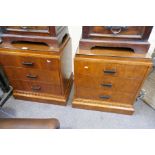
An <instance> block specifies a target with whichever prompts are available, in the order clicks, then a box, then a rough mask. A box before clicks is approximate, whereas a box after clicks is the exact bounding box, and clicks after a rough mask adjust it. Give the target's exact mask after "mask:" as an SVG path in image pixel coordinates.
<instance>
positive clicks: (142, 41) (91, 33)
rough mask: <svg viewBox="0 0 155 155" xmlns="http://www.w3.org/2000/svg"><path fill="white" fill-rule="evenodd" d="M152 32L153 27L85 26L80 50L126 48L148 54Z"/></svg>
mask: <svg viewBox="0 0 155 155" xmlns="http://www.w3.org/2000/svg"><path fill="white" fill-rule="evenodd" d="M151 30H152V26H83V31H82V38H81V40H80V49H91V48H93V47H96V46H104V47H117V48H118V47H124V48H131V49H133V50H134V52H136V53H146V52H147V51H148V49H149V46H150V44H149V43H148V38H149V36H150V33H151Z"/></svg>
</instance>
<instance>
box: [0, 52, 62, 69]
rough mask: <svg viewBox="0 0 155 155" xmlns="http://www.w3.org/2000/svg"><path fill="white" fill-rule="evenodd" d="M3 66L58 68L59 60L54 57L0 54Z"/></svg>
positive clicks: (0, 62) (0, 61)
mask: <svg viewBox="0 0 155 155" xmlns="http://www.w3.org/2000/svg"><path fill="white" fill-rule="evenodd" d="M0 64H2V65H3V66H12V67H24V68H35V69H44V70H58V69H59V67H58V66H59V62H58V60H57V59H54V58H40V57H32V56H19V55H3V54H1V56H0Z"/></svg>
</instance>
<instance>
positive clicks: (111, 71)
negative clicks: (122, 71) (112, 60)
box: [104, 70, 116, 74]
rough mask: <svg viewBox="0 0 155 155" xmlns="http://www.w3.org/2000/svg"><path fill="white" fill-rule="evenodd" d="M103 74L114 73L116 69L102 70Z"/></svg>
mask: <svg viewBox="0 0 155 155" xmlns="http://www.w3.org/2000/svg"><path fill="white" fill-rule="evenodd" d="M104 73H105V74H115V73H116V71H115V70H104Z"/></svg>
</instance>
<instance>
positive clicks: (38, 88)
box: [10, 80, 61, 95]
mask: <svg viewBox="0 0 155 155" xmlns="http://www.w3.org/2000/svg"><path fill="white" fill-rule="evenodd" d="M10 84H11V85H12V87H13V88H14V89H16V90H22V91H31V92H37V93H50V94H54V95H61V87H60V86H57V85H51V84H48V83H43V82H30V81H22V80H11V81H10Z"/></svg>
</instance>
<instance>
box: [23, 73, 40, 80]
mask: <svg viewBox="0 0 155 155" xmlns="http://www.w3.org/2000/svg"><path fill="white" fill-rule="evenodd" d="M26 77H27V78H30V79H36V78H37V77H38V76H37V75H31V74H28V75H26Z"/></svg>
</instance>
